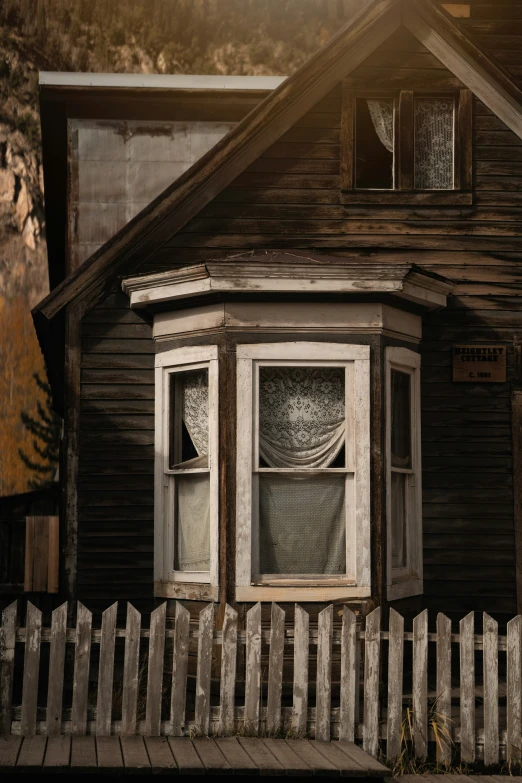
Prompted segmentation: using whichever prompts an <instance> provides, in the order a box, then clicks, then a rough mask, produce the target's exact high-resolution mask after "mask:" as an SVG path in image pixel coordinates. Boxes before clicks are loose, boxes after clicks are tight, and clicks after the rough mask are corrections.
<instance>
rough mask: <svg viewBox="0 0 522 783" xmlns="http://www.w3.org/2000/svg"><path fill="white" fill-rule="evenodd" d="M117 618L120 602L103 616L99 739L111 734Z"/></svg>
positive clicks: (97, 705)
mask: <svg viewBox="0 0 522 783" xmlns="http://www.w3.org/2000/svg"><path fill="white" fill-rule="evenodd" d="M117 616H118V602H116V603H114V604H112V606H109V608H108V609H106V610H105V611H104V613H103V614H102V626H101V638H100V666H99V669H98V698H97V702H96V736H98V737H107V736H109V735H110V733H111V718H112V687H113V680H114V644H115V641H116V618H117Z"/></svg>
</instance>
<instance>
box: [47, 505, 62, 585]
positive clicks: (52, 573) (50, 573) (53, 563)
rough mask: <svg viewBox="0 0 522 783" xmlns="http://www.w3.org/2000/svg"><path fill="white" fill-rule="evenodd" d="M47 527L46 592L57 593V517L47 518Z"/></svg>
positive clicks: (58, 553)
mask: <svg viewBox="0 0 522 783" xmlns="http://www.w3.org/2000/svg"><path fill="white" fill-rule="evenodd" d="M47 520H48V525H49V556H48V560H47V592H48V593H57V592H58V587H59V577H60V538H59V521H60V520H59V517H56V516H53V517H47Z"/></svg>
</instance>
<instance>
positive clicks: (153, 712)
mask: <svg viewBox="0 0 522 783" xmlns="http://www.w3.org/2000/svg"><path fill="white" fill-rule="evenodd" d="M166 616H167V602H166V601H165V602H164V603H162V604H161V605H160V606H158V608H157V609H155V610H154V611H153V612H152V614H151V616H150V638H149V666H148V672H147V706H146V713H145V732H146V733H147V734H148V735H150V736H152V737H157V736H158V735H159V733H160V723H161V702H162V696H163V663H164V653H165V620H166Z"/></svg>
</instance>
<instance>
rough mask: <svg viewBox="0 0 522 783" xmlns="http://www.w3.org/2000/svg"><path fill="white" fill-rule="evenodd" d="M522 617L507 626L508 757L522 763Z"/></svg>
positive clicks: (514, 619) (515, 618) (516, 618)
mask: <svg viewBox="0 0 522 783" xmlns="http://www.w3.org/2000/svg"><path fill="white" fill-rule="evenodd" d="M521 736H522V615H518V616H517V617H514V618H513V619H512V620H510V621H509V623H508V625H507V756H508V758H509V759H510V761H511V762H512V763H513V764H516V763H519V764H520V762H521V761H522V748H521V747H520V737H521Z"/></svg>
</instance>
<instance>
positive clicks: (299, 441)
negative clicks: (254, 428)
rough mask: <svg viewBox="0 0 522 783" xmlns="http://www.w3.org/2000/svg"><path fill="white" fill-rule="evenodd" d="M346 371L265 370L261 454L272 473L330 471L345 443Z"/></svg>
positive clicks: (261, 383)
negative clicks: (326, 469)
mask: <svg viewBox="0 0 522 783" xmlns="http://www.w3.org/2000/svg"><path fill="white" fill-rule="evenodd" d="M344 405H345V403H344V370H343V369H342V368H340V367H336V368H325V367H263V368H261V371H260V379H259V452H260V455H261V457H262V458H263V459H264V460H265V462H266V463H267V465H268V466H269V467H271V468H326V467H328V466H329V465H331V463H332V462H333V461H334V460H335V458H336V456H337V454H338V453H339V451H340V450H341V448H342V446H343V444H344V432H345V415H344Z"/></svg>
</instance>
